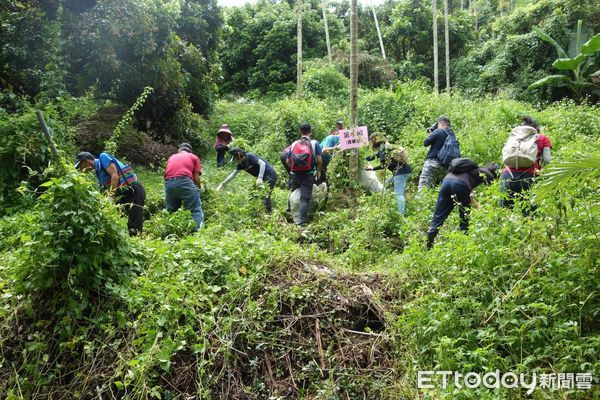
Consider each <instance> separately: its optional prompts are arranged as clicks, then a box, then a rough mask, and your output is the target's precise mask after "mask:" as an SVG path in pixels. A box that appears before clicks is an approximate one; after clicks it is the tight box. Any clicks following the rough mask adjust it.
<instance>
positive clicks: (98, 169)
mask: <svg viewBox="0 0 600 400" xmlns="http://www.w3.org/2000/svg"><path fill="white" fill-rule="evenodd" d="M75 160H76V161H75V168H77V169H79V170H81V171H84V172H89V171H91V170H94V172H95V173H96V178H97V179H98V184H99V185H100V191H101V192H103V193H107V194H108V196H109V198H110V199H114V200H115V203H116V204H122V205H123V206H124V210H125V213H126V214H127V229H128V230H129V235H130V236H136V235H138V234H140V233H142V230H143V228H144V203H145V202H146V191H145V189H144V186H143V185H142V183H141V182H140V181H139V179H138V177H137V175H136V174H135V173H134V172H133V169H132V168H131V166H130V165H125V164H123V163H122V162H121V161H119V160H117V159H116V158H115V156H113V155H112V154H110V153H104V152H103V153H100V154H99V155H98V158H96V157H94V155H93V154H92V153H89V152H87V151H82V152H80V153H78V154H77V157H76V159H75Z"/></svg>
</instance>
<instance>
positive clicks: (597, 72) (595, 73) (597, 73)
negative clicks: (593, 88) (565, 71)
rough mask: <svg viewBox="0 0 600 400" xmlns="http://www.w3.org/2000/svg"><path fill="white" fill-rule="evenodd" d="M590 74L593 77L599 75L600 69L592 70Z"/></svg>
mask: <svg viewBox="0 0 600 400" xmlns="http://www.w3.org/2000/svg"><path fill="white" fill-rule="evenodd" d="M590 76H594V77H596V76H600V69H599V70H598V71H596V72H594V73H593V74H591V75H590Z"/></svg>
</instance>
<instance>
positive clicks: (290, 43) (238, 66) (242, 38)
mask: <svg viewBox="0 0 600 400" xmlns="http://www.w3.org/2000/svg"><path fill="white" fill-rule="evenodd" d="M295 8H296V6H295V4H292V3H287V2H267V1H261V2H259V3H257V4H252V5H251V4H246V5H245V6H243V7H234V8H230V9H227V10H226V12H225V28H224V33H223V45H222V47H221V51H220V52H221V57H220V59H221V61H222V63H223V73H224V81H223V87H224V90H225V91H227V92H232V93H245V92H247V91H249V90H252V89H254V90H258V91H259V92H260V93H262V94H264V93H268V92H283V93H285V92H286V91H287V90H289V91H290V93H291V92H292V91H293V90H294V86H293V84H292V85H287V83H289V82H292V81H294V80H295V71H296V10H295ZM328 23H329V34H330V36H331V41H332V43H336V42H338V41H340V40H342V38H343V35H344V30H343V26H342V23H341V21H340V20H339V19H337V18H335V16H333V15H331V14H329V15H328ZM324 38H325V32H324V26H323V22H322V16H321V9H320V6H319V4H318V3H316V2H314V4H311V2H305V3H303V15H302V40H303V43H302V50H303V57H304V58H305V59H310V58H321V57H323V56H324V55H326V54H327V49H326V47H325V40H324Z"/></svg>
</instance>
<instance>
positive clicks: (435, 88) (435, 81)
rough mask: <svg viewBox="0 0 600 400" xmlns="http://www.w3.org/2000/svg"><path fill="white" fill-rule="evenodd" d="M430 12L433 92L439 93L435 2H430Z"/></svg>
mask: <svg viewBox="0 0 600 400" xmlns="http://www.w3.org/2000/svg"><path fill="white" fill-rule="evenodd" d="M431 10H432V14H433V91H434V92H435V93H438V92H439V87H440V83H439V67H438V37H437V34H438V32H437V31H438V28H437V0H432V2H431Z"/></svg>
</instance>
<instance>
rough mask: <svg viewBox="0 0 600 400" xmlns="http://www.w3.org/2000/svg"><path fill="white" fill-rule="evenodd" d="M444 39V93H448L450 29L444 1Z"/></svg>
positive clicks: (446, 3) (445, 1) (446, 5)
mask: <svg viewBox="0 0 600 400" xmlns="http://www.w3.org/2000/svg"><path fill="white" fill-rule="evenodd" d="M444 39H445V42H446V91H447V92H449V91H450V28H449V22H448V0H444Z"/></svg>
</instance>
